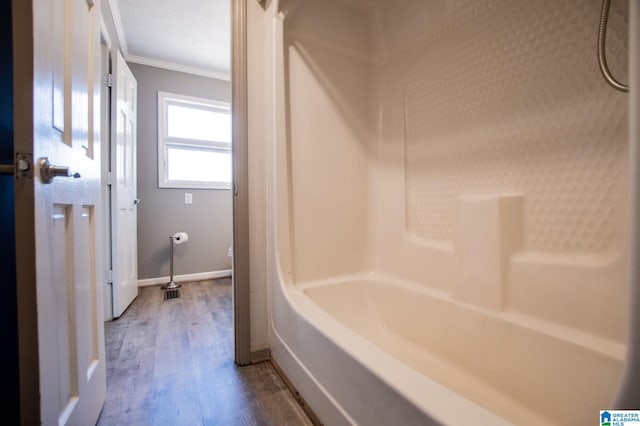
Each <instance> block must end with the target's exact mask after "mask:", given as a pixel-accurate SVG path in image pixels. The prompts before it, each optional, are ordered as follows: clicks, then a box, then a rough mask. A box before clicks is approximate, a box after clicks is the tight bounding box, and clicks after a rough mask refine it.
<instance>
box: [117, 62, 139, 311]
mask: <svg viewBox="0 0 640 426" xmlns="http://www.w3.org/2000/svg"><path fill="white" fill-rule="evenodd" d="M116 56H117V59H116V64H115V65H116V67H115V68H116V69H115V75H116V79H115V86H116V99H115V101H116V115H115V117H113V119H114V120H115V126H116V134H115V141H114V143H113V144H112V148H111V158H112V162H111V163H112V164H111V167H112V169H111V175H112V187H111V199H112V210H111V229H112V236H111V238H112V239H111V241H112V247H113V248H112V259H113V264H112V265H113V287H112V288H113V316H114V317H116V318H117V317H119V316H120V315H122V313H123V312H124V311H125V309H127V306H129V305H130V304H131V302H132V301H133V299H135V298H136V296H137V295H138V253H137V252H138V239H137V227H138V226H137V223H138V222H137V214H138V212H137V210H138V209H137V206H138V203H139V200H138V199H137V189H136V186H137V183H136V176H137V168H136V138H137V125H136V124H137V116H136V114H137V83H136V79H135V77H134V76H133V74H132V73H131V70H130V69H129V67H128V66H127V63H126V62H125V61H124V58H123V57H122V55H121V54H120V52H118V53H117V55H116Z"/></svg>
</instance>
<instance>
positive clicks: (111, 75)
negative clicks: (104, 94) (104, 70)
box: [105, 73, 113, 87]
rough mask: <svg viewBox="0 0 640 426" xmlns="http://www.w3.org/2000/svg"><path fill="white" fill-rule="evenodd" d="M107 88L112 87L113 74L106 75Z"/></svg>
mask: <svg viewBox="0 0 640 426" xmlns="http://www.w3.org/2000/svg"><path fill="white" fill-rule="evenodd" d="M105 84H106V86H107V87H113V74H111V73H108V74H107V78H106V82H105Z"/></svg>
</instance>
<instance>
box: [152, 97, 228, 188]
mask: <svg viewBox="0 0 640 426" xmlns="http://www.w3.org/2000/svg"><path fill="white" fill-rule="evenodd" d="M158 185H159V186H160V188H208V189H229V188H230V187H231V111H230V108H229V104H228V103H227V102H218V101H213V100H210V99H202V98H194V97H190V96H183V95H176V94H173V93H166V92H158Z"/></svg>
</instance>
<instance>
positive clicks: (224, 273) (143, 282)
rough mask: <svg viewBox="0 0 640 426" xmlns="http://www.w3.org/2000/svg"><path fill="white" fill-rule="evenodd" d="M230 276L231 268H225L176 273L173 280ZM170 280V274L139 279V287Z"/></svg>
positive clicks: (197, 279) (182, 280)
mask: <svg viewBox="0 0 640 426" xmlns="http://www.w3.org/2000/svg"><path fill="white" fill-rule="evenodd" d="M230 276H231V269H223V270H221V271H210V272H198V273H195V274H183V275H174V276H173V280H174V281H175V282H185V281H203V280H213V279H215V278H226V277H230ZM168 282H169V277H168V276H167V277H158V278H145V279H143V280H138V287H146V286H150V285H158V284H166V283H168Z"/></svg>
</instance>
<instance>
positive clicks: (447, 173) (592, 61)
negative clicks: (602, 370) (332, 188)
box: [370, 0, 629, 353]
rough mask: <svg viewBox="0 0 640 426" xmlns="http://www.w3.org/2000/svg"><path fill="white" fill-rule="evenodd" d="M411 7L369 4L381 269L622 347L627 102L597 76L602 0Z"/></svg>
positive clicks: (616, 29) (619, 55) (622, 30)
mask: <svg viewBox="0 0 640 426" xmlns="http://www.w3.org/2000/svg"><path fill="white" fill-rule="evenodd" d="M406 4H407V6H408V7H410V8H412V9H411V10H410V11H404V12H402V13H400V12H395V15H394V13H387V12H388V10H387V9H388V8H389V7H390V6H389V5H387V4H386V2H384V1H382V0H381V1H379V2H378V3H376V4H375V7H373V8H372V14H371V16H372V21H373V22H374V23H376V25H372V28H373V29H374V31H375V32H374V34H373V35H372V38H373V39H375V40H379V41H381V42H379V43H378V44H377V45H376V48H375V49H374V51H375V52H377V54H376V56H375V61H376V62H375V63H376V70H377V72H376V74H375V88H376V89H375V91H374V90H372V92H373V93H377V94H378V100H377V102H376V104H377V105H378V110H377V114H376V117H377V118H376V128H377V129H378V130H379V133H378V136H379V137H378V139H377V143H376V154H375V158H376V160H375V163H374V164H375V166H374V167H373V172H372V176H373V177H372V184H371V186H370V188H371V192H370V198H372V199H374V200H375V203H374V205H375V207H374V208H373V209H371V210H370V212H371V215H372V219H371V220H372V223H373V225H372V226H371V229H372V235H374V238H375V241H376V244H375V248H376V250H377V252H376V255H375V259H376V261H375V263H376V269H377V270H380V271H382V272H385V273H388V274H390V275H393V276H396V277H399V278H402V279H406V280H409V281H411V282H414V283H419V284H420V285H422V286H425V287H428V288H430V289H435V290H438V291H442V292H444V293H445V294H447V295H448V296H450V297H452V298H454V299H457V300H460V301H463V302H465V303H471V304H474V305H477V306H481V307H483V308H489V309H491V310H494V311H498V312H513V313H515V314H517V315H520V314H522V315H526V316H527V317H528V318H529V317H530V318H536V319H541V320H544V321H548V322H549V323H554V324H559V325H563V326H567V327H570V328H571V329H575V330H580V331H581V332H585V333H588V334H590V335H594V336H600V337H602V338H605V339H611V340H613V341H616V342H618V343H623V342H624V341H625V340H626V337H625V336H626V323H627V305H628V304H627V302H626V299H627V294H628V293H627V292H628V289H627V282H626V277H625V268H626V266H625V262H626V256H625V254H626V246H625V244H626V241H625V239H626V222H627V214H626V209H627V181H626V180H627V175H628V174H627V143H628V128H627V126H628V119H629V116H628V107H627V102H628V99H627V95H626V94H623V93H620V92H617V91H615V90H613V89H612V88H611V87H610V86H608V85H607V84H606V82H605V81H604V79H603V78H602V76H601V75H600V70H599V68H598V64H597V57H596V38H597V29H598V20H599V13H600V2H599V1H598V0H589V1H580V0H571V1H563V2H555V1H536V2H525V1H505V0H500V1H498V0H487V1H482V2H478V1H469V0H459V1H431V2H429V1H427V2H415V1H413V0H407V2H406ZM626 7H627V5H626V3H625V2H616V1H614V2H612V11H611V17H610V22H609V33H608V40H607V45H608V49H607V53H608V58H609V62H610V66H611V68H612V71H613V72H614V74H615V75H616V76H617V77H618V78H619V79H620V80H622V81H627V72H626V67H627V64H626V57H627V52H628V48H627V34H628V22H627V20H628V15H627V13H626ZM429 10H433V11H434V12H433V13H434V15H433V16H431V15H430V14H429V13H428V12H429ZM398 14H400V17H401V18H402V19H409V21H407V22H409V23H407V24H405V23H402V22H398V21H396V18H397V17H396V15H398ZM407 16H409V17H410V18H407ZM424 16H430V18H429V19H427V20H425V25H424V27H422V29H421V31H420V30H418V29H416V22H415V21H416V19H414V18H415V17H424ZM434 16H435V18H434ZM398 19H399V18H398ZM411 19H413V21H411ZM420 19H422V18H420ZM420 19H417V20H418V21H419V20H420ZM505 196H508V197H516V198H518V197H519V200H520V201H517V200H515V201H514V202H516V203H520V204H519V205H518V206H517V207H516V208H514V209H509V211H510V213H507V212H506V211H505V212H504V214H507V215H509V217H508V218H506V221H504V222H500V221H502V220H503V219H504V218H505V217H504V216H503V212H502V210H500V213H496V215H495V216H493V217H492V216H487V215H486V213H487V211H488V210H486V208H487V205H488V204H486V203H491V202H495V203H496V205H502V204H500V203H502V202H503V201H504V200H505V198H504V197H505ZM483 197H484V199H485V200H486V203H485V204H486V205H485V206H484V207H482V206H481V205H480V204H481V203H480V204H478V203H479V201H478V200H481V199H483ZM491 200H494V201H491ZM465 203H466V204H465ZM469 203H475V205H474V206H472V205H469ZM469 209H471V210H469ZM482 209H484V210H482ZM461 213H463V216H461ZM483 215H484V216H483ZM492 221H494V222H492ZM495 221H498V222H500V223H496V222H495ZM494 225H495V226H496V228H493V226H494ZM490 228H491V229H493V230H492V231H491V232H489V231H487V232H485V234H486V235H489V234H492V233H493V234H492V235H495V238H493V237H490V236H487V237H482V236H481V235H480V234H481V232H482V230H483V229H484V230H485V231H486V230H488V229H490ZM470 231H471V233H470ZM472 233H475V236H474V235H472ZM505 236H507V237H509V236H513V239H512V240H510V241H508V242H507V243H506V244H503V243H502V242H501V240H500V239H501V238H503V237H505ZM470 250H471V251H470ZM485 266H486V267H485ZM478 268H484V270H482V272H483V274H484V275H482V274H480V275H479V274H478V273H477V272H478V271H479V270H480V269H478ZM603 306H607V307H610V308H608V309H607V310H606V314H604V315H602V314H600V313H599V312H601V310H602V309H603ZM568 307H570V309H569V308H568ZM621 350H622V349H620V347H618V348H617V349H616V351H621ZM617 353H620V352H617Z"/></svg>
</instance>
